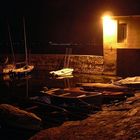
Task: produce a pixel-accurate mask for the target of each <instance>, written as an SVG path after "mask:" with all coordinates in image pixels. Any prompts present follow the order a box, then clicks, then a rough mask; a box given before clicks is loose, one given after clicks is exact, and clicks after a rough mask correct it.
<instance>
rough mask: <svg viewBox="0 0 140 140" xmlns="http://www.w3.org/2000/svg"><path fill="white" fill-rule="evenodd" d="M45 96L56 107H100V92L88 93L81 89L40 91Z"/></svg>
mask: <svg viewBox="0 0 140 140" xmlns="http://www.w3.org/2000/svg"><path fill="white" fill-rule="evenodd" d="M41 93H43V94H44V95H46V96H47V97H48V98H49V99H50V102H51V103H52V104H56V105H74V106H76V105H81V104H82V105H94V106H101V103H102V93H100V92H88V91H84V90H83V89H82V88H79V87H73V88H64V89H60V88H54V89H50V90H46V89H45V88H44V90H42V91H41Z"/></svg>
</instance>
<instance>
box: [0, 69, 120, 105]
mask: <svg viewBox="0 0 140 140" xmlns="http://www.w3.org/2000/svg"><path fill="white" fill-rule="evenodd" d="M117 78H118V77H112V76H104V75H91V74H90V75H88V74H73V77H67V78H57V79H56V78H50V77H49V75H48V72H46V71H34V72H33V73H32V74H31V75H28V76H26V77H14V78H8V77H6V79H5V80H3V77H1V80H0V89H1V91H0V102H1V103H13V102H15V103H17V102H18V101H19V100H21V99H23V98H28V97H32V96H36V95H39V94H40V91H41V90H42V88H43V87H45V86H46V87H48V88H66V87H75V86H76V84H77V83H87V82H88V83H91V82H96V83H97V82H104V83H109V82H110V81H111V80H116V79H117Z"/></svg>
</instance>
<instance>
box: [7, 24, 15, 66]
mask: <svg viewBox="0 0 140 140" xmlns="http://www.w3.org/2000/svg"><path fill="white" fill-rule="evenodd" d="M8 34H9V40H10V46H11V51H12V56H13V64H15V63H16V62H15V54H14V49H13V44H12V38H11V33H10V26H9V24H8Z"/></svg>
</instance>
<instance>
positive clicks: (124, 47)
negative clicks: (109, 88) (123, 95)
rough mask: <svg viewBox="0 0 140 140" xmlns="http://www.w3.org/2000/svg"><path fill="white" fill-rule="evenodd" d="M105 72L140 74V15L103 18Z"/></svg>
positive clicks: (112, 73)
mask: <svg viewBox="0 0 140 140" xmlns="http://www.w3.org/2000/svg"><path fill="white" fill-rule="evenodd" d="M103 51H104V52H103V57H104V72H103V73H104V74H109V75H123V76H125V75H128V76H130V75H139V74H140V63H139V62H140V16H139V15H133V16H111V17H107V16H105V17H104V18H103Z"/></svg>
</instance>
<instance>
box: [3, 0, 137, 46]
mask: <svg viewBox="0 0 140 140" xmlns="http://www.w3.org/2000/svg"><path fill="white" fill-rule="evenodd" d="M105 11H112V12H113V13H114V15H131V14H135V15H137V14H140V1H139V0H3V1H2V0H1V4H0V16H1V18H0V21H1V22H0V30H1V31H2V32H1V34H0V36H1V39H0V41H2V40H4V37H2V36H3V34H4V36H6V35H5V34H6V33H5V32H6V31H7V25H6V23H7V21H8V23H9V24H10V26H11V30H12V35H13V36H16V37H17V36H18V37H19V36H20V37H19V38H18V40H20V39H23V36H22V35H19V34H22V33H21V32H22V29H21V27H22V26H23V25H22V18H23V17H24V18H25V22H26V32H27V37H28V40H29V41H30V42H32V43H35V42H40V43H43V44H46V43H48V42H50V41H51V42H58V43H60V42H66V43H68V42H71V43H97V44H98V43H100V41H101V39H102V38H101V31H102V29H101V15H102V14H103V13H104V12H105ZM17 32H20V33H19V34H18V33H17ZM16 37H15V38H16ZM5 40H6V39H5ZM15 40H16V39H15Z"/></svg>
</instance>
